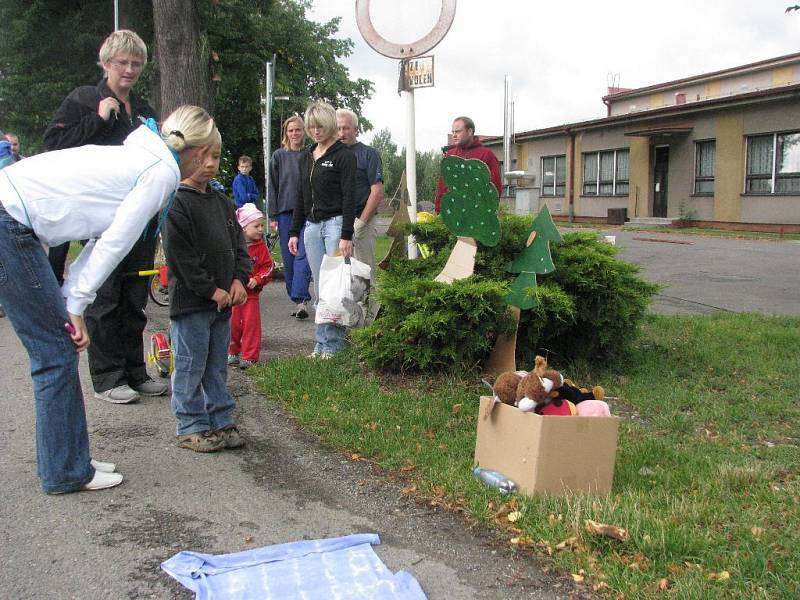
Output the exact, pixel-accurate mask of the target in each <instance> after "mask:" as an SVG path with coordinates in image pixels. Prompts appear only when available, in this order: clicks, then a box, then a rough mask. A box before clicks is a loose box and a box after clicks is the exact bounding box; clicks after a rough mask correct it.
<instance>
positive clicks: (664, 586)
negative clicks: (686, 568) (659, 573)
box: [658, 577, 669, 592]
mask: <svg viewBox="0 0 800 600" xmlns="http://www.w3.org/2000/svg"><path fill="white" fill-rule="evenodd" d="M658 589H659V591H662V592H665V591H667V590H668V589H669V579H667V578H665V577H664V578H662V579H661V580H660V581H659V582H658Z"/></svg>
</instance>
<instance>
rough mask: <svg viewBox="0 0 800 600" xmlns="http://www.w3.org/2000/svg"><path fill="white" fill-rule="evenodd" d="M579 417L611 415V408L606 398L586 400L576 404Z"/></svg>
mask: <svg viewBox="0 0 800 600" xmlns="http://www.w3.org/2000/svg"><path fill="white" fill-rule="evenodd" d="M575 406H576V408H577V409H578V416H579V417H610V416H611V410H610V409H609V408H608V403H606V402H605V401H604V400H584V401H583V402H580V403H579V404H576V405H575Z"/></svg>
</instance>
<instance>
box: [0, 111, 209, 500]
mask: <svg viewBox="0 0 800 600" xmlns="http://www.w3.org/2000/svg"><path fill="white" fill-rule="evenodd" d="M218 139H219V132H218V131H217V128H216V126H215V125H214V121H213V119H212V118H211V117H210V116H209V114H208V113H207V112H206V111H205V110H203V109H202V108H199V107H196V106H182V107H180V108H178V109H177V110H176V111H175V112H174V113H173V114H172V115H170V116H169V117H168V118H167V120H166V121H165V122H164V126H163V128H162V130H161V131H160V132H159V131H158V127H157V125H156V124H155V121H153V120H150V121H148V122H147V123H145V124H143V125H142V126H140V127H138V128H137V129H135V130H134V131H133V133H131V134H130V135H129V136H128V137H127V138H126V139H125V141H124V142H123V144H122V145H121V146H96V145H88V146H81V147H79V148H70V149H67V150H61V151H57V152H45V153H44V154H38V155H36V156H32V157H30V158H27V159H25V160H23V161H20V162H18V163H15V164H13V165H10V166H8V167H6V168H5V169H3V170H2V171H0V264H2V265H3V267H4V268H5V269H7V270H8V272H11V273H16V274H18V275H19V276H18V277H14V278H5V279H3V280H1V281H0V304H2V305H3V307H4V308H5V309H6V311H7V313H8V317H9V319H10V321H11V324H12V326H13V327H14V330H15V331H16V333H17V336H18V337H19V339H20V341H22V343H23V345H24V346H25V348H26V350H27V352H28V356H29V358H30V364H31V376H32V380H33V395H34V400H35V405H36V460H37V465H38V475H39V479H40V480H41V483H42V488H43V489H44V491H45V492H46V493H50V494H62V493H66V492H75V491H81V490H100V489H104V488H109V487H113V486H115V485H118V484H119V483H121V482H122V475H120V474H119V473H116V472H114V471H115V470H116V466H115V465H114V464H113V463H106V462H99V461H95V460H92V458H91V456H90V454H89V436H88V433H87V430H86V414H85V410H84V402H83V394H82V392H81V383H80V379H79V376H78V353H79V352H82V351H83V350H85V349H86V348H87V347H88V345H89V334H88V332H87V329H86V324H85V322H84V319H83V314H84V311H85V310H86V307H87V306H88V305H89V304H91V303H92V301H93V300H94V299H95V295H96V292H97V290H98V288H99V287H100V286H101V284H102V283H103V282H104V281H105V279H106V278H107V277H108V276H109V274H110V273H111V272H112V271H113V270H114V269H115V267H116V266H117V265H118V264H119V262H120V261H121V260H122V259H123V257H125V255H126V254H127V253H128V252H129V251H130V249H131V247H132V246H133V245H134V243H135V242H136V241H137V240H138V239H139V238H140V237H141V236H142V232H143V231H144V229H145V227H146V226H147V224H148V222H149V221H150V220H151V219H152V218H153V217H154V216H156V215H158V214H159V213H161V214H162V215H163V214H164V213H165V212H166V209H167V208H168V205H169V200H170V198H171V197H172V196H173V195H174V193H175V190H176V189H177V187H178V183H179V182H180V180H181V179H182V178H185V177H188V176H189V175H191V174H192V173H194V172H195V171H196V170H197V169H198V167H199V166H200V165H201V163H202V161H203V159H204V158H205V156H206V155H207V154H208V152H209V144H212V143H213V142H214V140H218ZM45 174H46V176H43V175H45ZM84 239H89V240H91V241H90V242H89V243H88V244H86V246H85V247H84V248H83V250H82V251H81V253H80V255H79V256H78V258H76V259H75V261H74V262H73V264H72V266H71V267H70V270H69V275H68V276H67V279H66V281H65V282H64V286H63V288H61V287H59V285H58V282H57V281H56V277H55V275H54V273H53V270H52V269H51V268H50V264H49V262H48V260H47V255H46V254H45V252H44V251H43V249H42V244H47V245H49V246H52V245H56V244H61V243H64V242H69V241H71V240H84ZM65 298H66V302H65Z"/></svg>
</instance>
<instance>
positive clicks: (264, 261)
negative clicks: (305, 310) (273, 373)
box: [228, 202, 273, 369]
mask: <svg viewBox="0 0 800 600" xmlns="http://www.w3.org/2000/svg"><path fill="white" fill-rule="evenodd" d="M236 219H237V220H238V221H239V225H240V226H241V228H242V232H243V233H244V239H245V240H246V241H247V252H248V253H249V254H250V262H251V263H252V265H253V267H252V269H251V271H250V280H249V281H248V282H247V301H246V302H245V303H244V304H242V305H240V306H234V307H233V310H231V343H230V345H229V346H228V364H229V365H231V366H238V367H239V368H240V369H247V368H248V367H251V366H253V364H254V363H257V362H258V358H259V356H260V355H261V307H260V305H259V301H258V295H259V294H260V293H261V290H262V289H264V286H265V285H267V283H269V281H270V279H272V269H273V262H272V256H271V255H270V253H269V248H267V245H266V244H265V243H264V222H265V219H264V213H262V212H261V211H260V210H258V209H257V208H256V205H255V204H252V203H250V202H248V203H247V204H245V205H244V206H242V208H239V209H237V210H236ZM240 354H241V358H240V356H239V355H240Z"/></svg>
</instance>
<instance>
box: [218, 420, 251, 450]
mask: <svg viewBox="0 0 800 600" xmlns="http://www.w3.org/2000/svg"><path fill="white" fill-rule="evenodd" d="M214 433H215V434H216V435H217V436H219V439H220V440H222V443H223V444H224V446H225V448H241V447H242V446H244V439H243V438H242V436H241V434H240V433H239V428H238V427H236V425H228V426H227V427H225V428H224V429H220V430H219V431H215V432H214Z"/></svg>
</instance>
